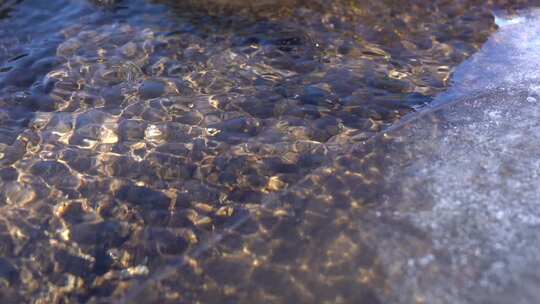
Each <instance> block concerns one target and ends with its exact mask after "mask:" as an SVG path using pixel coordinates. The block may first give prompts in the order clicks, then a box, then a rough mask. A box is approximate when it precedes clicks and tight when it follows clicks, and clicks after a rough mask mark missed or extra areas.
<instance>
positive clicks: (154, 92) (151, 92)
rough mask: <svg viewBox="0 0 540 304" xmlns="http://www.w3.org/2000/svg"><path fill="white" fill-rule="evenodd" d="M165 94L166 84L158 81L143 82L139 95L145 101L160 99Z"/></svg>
mask: <svg viewBox="0 0 540 304" xmlns="http://www.w3.org/2000/svg"><path fill="white" fill-rule="evenodd" d="M164 93H165V83H163V82H162V81H159V80H156V79H148V80H145V81H143V83H142V84H141V86H140V87H139V94H140V95H141V98H143V99H152V98H157V97H160V96H161V95H163V94H164Z"/></svg>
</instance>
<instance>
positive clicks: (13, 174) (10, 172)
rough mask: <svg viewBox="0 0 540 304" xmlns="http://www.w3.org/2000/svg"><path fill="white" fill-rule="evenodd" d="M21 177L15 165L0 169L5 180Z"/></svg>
mask: <svg viewBox="0 0 540 304" xmlns="http://www.w3.org/2000/svg"><path fill="white" fill-rule="evenodd" d="M17 177H19V173H18V172H17V170H16V169H15V168H13V167H6V168H2V169H0V179H1V180H3V181H12V180H16V179H17Z"/></svg>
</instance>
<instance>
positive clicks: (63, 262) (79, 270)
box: [54, 250, 93, 277]
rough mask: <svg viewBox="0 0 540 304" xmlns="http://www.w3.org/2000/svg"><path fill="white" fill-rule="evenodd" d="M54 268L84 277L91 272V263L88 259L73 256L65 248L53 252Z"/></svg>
mask: <svg viewBox="0 0 540 304" xmlns="http://www.w3.org/2000/svg"><path fill="white" fill-rule="evenodd" d="M54 260H55V264H56V265H55V270H56V271H58V272H67V273H70V274H73V275H76V276H78V277H86V276H88V275H91V274H92V270H93V263H92V262H91V261H89V260H86V259H83V258H81V257H78V256H75V255H73V254H71V253H69V252H67V251H65V250H59V251H56V252H55V253H54Z"/></svg>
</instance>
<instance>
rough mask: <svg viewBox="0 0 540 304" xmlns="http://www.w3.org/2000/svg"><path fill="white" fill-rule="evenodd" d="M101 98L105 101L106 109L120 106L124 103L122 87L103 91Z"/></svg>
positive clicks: (113, 87) (108, 88)
mask: <svg viewBox="0 0 540 304" xmlns="http://www.w3.org/2000/svg"><path fill="white" fill-rule="evenodd" d="M101 97H102V98H103V100H104V101H105V107H115V106H119V105H120V104H121V103H122V102H123V101H124V95H123V94H122V90H121V87H120V86H112V87H107V88H104V89H102V90H101Z"/></svg>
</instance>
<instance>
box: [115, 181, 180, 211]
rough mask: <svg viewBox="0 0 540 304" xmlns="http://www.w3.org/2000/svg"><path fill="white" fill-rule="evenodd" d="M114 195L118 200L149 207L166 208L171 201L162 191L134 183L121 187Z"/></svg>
mask: <svg viewBox="0 0 540 304" xmlns="http://www.w3.org/2000/svg"><path fill="white" fill-rule="evenodd" d="M116 197H117V198H118V199H120V200H123V201H127V202H129V203H132V204H135V205H138V206H144V207H149V208H168V207H169V205H170V203H171V199H170V198H169V197H168V196H166V195H165V194H163V193H162V192H159V191H156V190H153V189H150V188H147V187H142V186H135V185H126V186H123V187H121V188H120V190H118V192H117V194H116Z"/></svg>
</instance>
